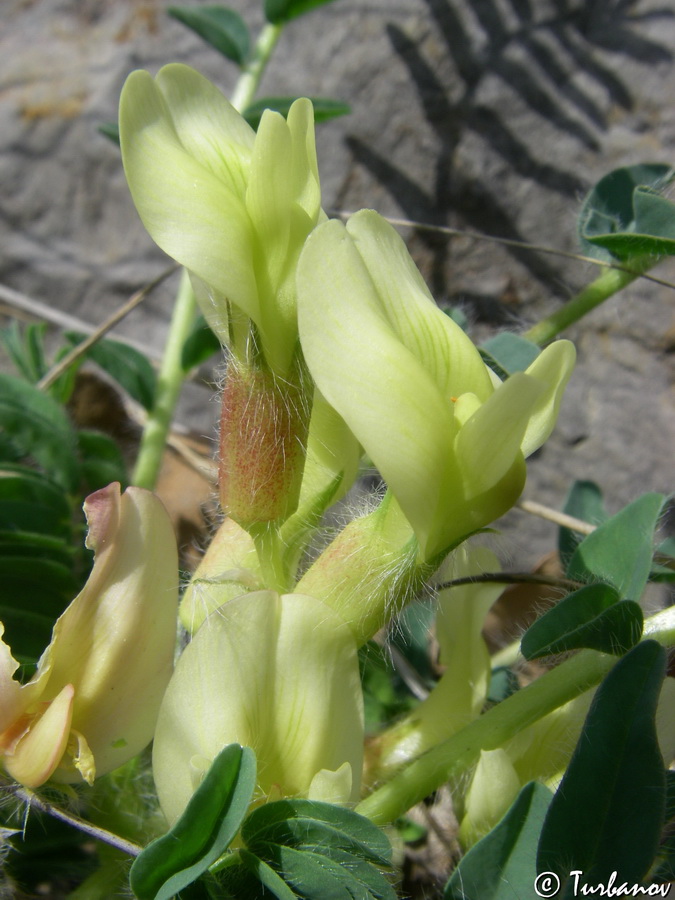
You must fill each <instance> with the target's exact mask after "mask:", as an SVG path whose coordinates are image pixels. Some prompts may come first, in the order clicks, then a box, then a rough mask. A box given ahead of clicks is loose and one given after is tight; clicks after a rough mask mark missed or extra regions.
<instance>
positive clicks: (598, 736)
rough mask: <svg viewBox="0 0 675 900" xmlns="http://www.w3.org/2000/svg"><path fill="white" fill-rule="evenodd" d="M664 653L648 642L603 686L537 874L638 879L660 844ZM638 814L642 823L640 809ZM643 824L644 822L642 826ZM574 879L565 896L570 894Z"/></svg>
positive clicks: (550, 819) (549, 822) (559, 797)
mask: <svg viewBox="0 0 675 900" xmlns="http://www.w3.org/2000/svg"><path fill="white" fill-rule="evenodd" d="M665 657H666V654H665V651H664V649H663V648H662V647H661V646H659V644H657V643H656V642H655V641H644V642H642V643H640V644H638V646H637V647H635V648H634V649H633V650H631V651H630V653H628V654H627V655H626V656H624V657H623V658H622V659H621V660H619V662H618V663H617V664H616V666H615V667H614V668H613V669H612V671H611V672H610V673H609V675H608V676H607V677H606V678H605V680H604V682H603V683H602V684H601V685H600V687H599V688H598V690H597V692H596V695H595V697H594V699H593V703H592V705H591V708H590V711H589V713H588V716H587V718H586V721H585V723H584V727H583V731H582V733H581V736H580V738H579V741H578V743H577V747H576V749H575V751H574V755H573V756H572V759H571V761H570V764H569V766H568V768H567V772H566V773H565V776H564V777H563V780H562V782H561V784H560V787H559V788H558V791H557V792H556V795H555V797H554V798H553V800H552V801H551V805H550V806H549V809H548V813H547V816H546V820H545V822H544V826H543V829H542V834H541V839H540V842H539V849H538V852H537V868H538V871H539V872H543V871H547V872H555V873H556V874H557V875H558V876H560V878H562V879H563V882H564V880H565V878H566V877H567V876H568V875H569V873H570V872H572V871H574V870H581V871H582V872H583V876H584V881H585V882H586V883H588V884H598V883H601V882H606V881H607V879H608V878H609V877H610V875H611V874H612V872H614V871H616V872H618V876H619V877H618V881H619V883H620V882H623V881H627V882H628V883H630V884H636V883H638V882H639V881H640V880H641V879H642V878H643V877H644V876H645V874H646V873H647V871H648V870H649V867H650V865H651V863H652V861H653V859H654V855H655V853H656V849H657V846H658V842H659V837H660V833H661V828H662V825H663V819H664V810H665V775H664V768H663V759H662V757H661V751H660V750H659V745H658V741H657V736H656V727H655V724H654V716H655V713H656V705H657V702H658V699H659V693H660V690H661V685H662V682H663V677H664V673H665ZM638 810H639V819H637V820H636V811H638ZM638 822H639V824H638ZM572 889H573V884H572V883H569V885H568V892H567V893H566V892H565V889H563V891H562V892H561V894H560V898H561V900H563V898H566V897H568V896H572V893H570V892H569V891H571V890H572Z"/></svg>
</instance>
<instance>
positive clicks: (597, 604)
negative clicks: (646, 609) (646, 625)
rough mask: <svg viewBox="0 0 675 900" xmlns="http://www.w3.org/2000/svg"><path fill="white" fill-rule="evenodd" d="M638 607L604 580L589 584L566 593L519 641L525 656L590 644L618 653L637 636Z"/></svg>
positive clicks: (639, 634)
mask: <svg viewBox="0 0 675 900" xmlns="http://www.w3.org/2000/svg"><path fill="white" fill-rule="evenodd" d="M642 624H643V616H642V610H641V609H640V607H639V606H638V604H637V603H635V602H634V601H633V600H623V601H621V600H620V597H619V593H618V591H616V590H615V589H614V588H613V587H611V586H610V585H608V584H590V585H587V586H586V587H583V588H581V589H580V590H578V591H575V592H574V593H573V594H569V595H568V596H567V597H565V598H564V599H563V600H561V601H560V602H559V603H558V604H556V606H554V607H553V608H552V609H550V610H548V612H546V613H544V615H543V616H541V617H540V618H539V619H537V621H536V622H535V623H534V624H533V625H532V626H531V627H530V628H529V629H528V631H527V632H526V633H525V635H524V636H523V639H522V642H521V645H520V647H521V651H522V653H523V656H524V657H525V659H537V658H539V657H541V656H547V655H548V654H551V653H564V652H565V651H567V650H577V649H579V648H581V647H590V648H592V649H593V650H600V651H602V652H604V653H615V654H617V655H621V654H623V653H625V652H626V651H627V650H630V648H631V647H633V646H635V644H636V643H637V642H638V641H639V640H640V637H641V635H642Z"/></svg>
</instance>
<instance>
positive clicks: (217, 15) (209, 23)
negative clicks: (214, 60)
mask: <svg viewBox="0 0 675 900" xmlns="http://www.w3.org/2000/svg"><path fill="white" fill-rule="evenodd" d="M167 12H168V13H169V15H170V16H172V17H173V18H174V19H176V20H177V21H179V22H181V23H182V24H183V25H186V26H187V27H188V28H191V29H192V31H194V32H195V33H196V34H198V35H199V37H200V38H202V39H203V40H205V41H206V43H207V44H210V45H211V46H212V47H214V48H215V49H216V50H217V51H218V52H219V53H221V54H222V55H223V56H225V57H226V58H227V59H231V60H232V62H235V63H237V65H239V66H243V65H245V63H246V61H247V60H248V56H249V51H250V46H251V42H250V38H249V33H248V28H247V27H246V23H245V22H244V20H243V19H242V17H241V16H240V15H239V13H236V12H235V11H234V10H233V9H227V8H226V7H224V6H170V7H169V8H168V9H167Z"/></svg>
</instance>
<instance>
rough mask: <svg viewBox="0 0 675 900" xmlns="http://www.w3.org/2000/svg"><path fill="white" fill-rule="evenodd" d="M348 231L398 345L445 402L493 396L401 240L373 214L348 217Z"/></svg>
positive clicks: (476, 359) (482, 369) (476, 357)
mask: <svg viewBox="0 0 675 900" xmlns="http://www.w3.org/2000/svg"><path fill="white" fill-rule="evenodd" d="M347 231H348V233H349V234H350V236H351V237H352V239H353V241H354V244H355V246H356V249H357V250H358V252H359V254H360V255H361V257H362V259H363V261H364V263H365V265H366V267H367V269H368V272H369V273H370V277H371V278H372V280H373V283H374V284H375V285H376V289H377V292H378V294H379V296H380V298H381V301H382V306H383V308H384V309H385V310H386V315H387V318H388V319H389V321H390V322H391V324H392V326H393V328H394V330H395V332H396V334H397V335H398V338H399V340H400V341H401V342H402V343H403V344H404V345H405V346H406V347H407V348H408V349H409V350H410V351H411V353H413V354H414V356H415V357H416V358H417V359H418V360H419V361H420V363H421V364H422V365H423V366H424V367H425V368H426V369H427V370H428V372H429V373H430V375H431V377H432V378H433V380H434V382H435V383H436V384H437V385H438V387H439V389H440V391H441V393H442V395H443V397H444V398H446V400H450V398H451V397H458V396H459V395H460V394H464V393H466V392H467V391H471V392H473V393H474V394H476V396H477V397H478V398H479V400H480V401H481V402H483V401H485V400H487V398H488V397H489V396H490V394H491V393H492V390H493V388H492V382H491V380H490V376H489V374H488V370H487V367H486V366H485V363H484V362H483V360H482V359H481V356H480V353H479V352H478V350H477V349H476V346H475V344H474V343H473V341H472V340H471V338H470V337H469V336H468V335H467V334H466V333H465V332H464V331H463V330H462V329H461V328H460V327H459V325H457V323H456V322H453V320H452V319H451V318H450V317H449V316H447V315H445V313H443V312H442V311H441V310H440V309H439V308H438V307H437V306H436V304H435V302H434V300H433V298H432V296H431V294H430V293H429V289H428V288H427V286H426V284H425V283H424V279H423V278H422V276H421V275H420V272H419V270H418V268H417V266H416V265H415V263H414V262H413V260H412V258H411V256H410V254H409V252H408V249H407V247H406V246H405V243H404V241H403V239H402V238H401V236H400V235H399V234H398V233H397V232H396V231H395V230H394V228H393V227H392V226H391V225H390V224H389V223H388V222H387V221H386V220H385V219H383V218H382V216H380V215H378V214H377V213H376V212H373V210H369V209H364V210H361V211H360V212H358V213H356V214H355V215H353V216H352V217H351V218H350V219H349V221H348V223H347Z"/></svg>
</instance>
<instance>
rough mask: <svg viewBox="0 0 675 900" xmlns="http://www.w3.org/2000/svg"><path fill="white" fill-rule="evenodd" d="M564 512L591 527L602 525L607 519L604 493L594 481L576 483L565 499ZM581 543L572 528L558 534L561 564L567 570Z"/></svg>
mask: <svg viewBox="0 0 675 900" xmlns="http://www.w3.org/2000/svg"><path fill="white" fill-rule="evenodd" d="M563 512H564V513H566V514H567V515H568V516H573V517H574V518H576V519H581V520H582V521H583V522H588V523H590V524H591V525H600V524H601V523H602V522H604V521H605V520H606V519H607V513H606V512H605V508H604V506H603V502H602V492H601V490H600V488H599V487H598V485H597V484H595V482H593V481H575V482H574V484H573V485H572V487H571V488H570V491H569V493H568V495H567V498H566V499H565V503H564V506H563ZM580 543H581V536H580V535H579V534H578V533H577V532H576V531H572V529H571V528H561V529H560V530H559V532H558V553H559V554H560V562H561V563H562V565H563V568H564V569H567V567H568V565H569V561H570V559H571V558H572V554H573V553H574V551H575V550H576V549H577V547H578V546H579V544H580Z"/></svg>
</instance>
